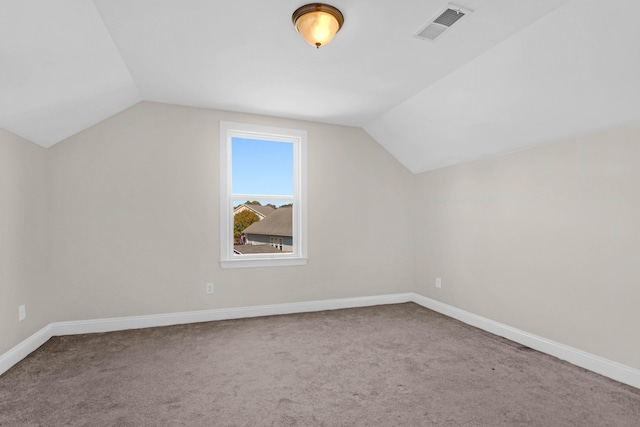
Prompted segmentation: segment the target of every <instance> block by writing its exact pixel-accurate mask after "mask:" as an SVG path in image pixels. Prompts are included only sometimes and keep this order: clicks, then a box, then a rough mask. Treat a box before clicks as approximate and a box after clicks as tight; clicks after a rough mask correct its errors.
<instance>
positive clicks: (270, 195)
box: [220, 121, 307, 268]
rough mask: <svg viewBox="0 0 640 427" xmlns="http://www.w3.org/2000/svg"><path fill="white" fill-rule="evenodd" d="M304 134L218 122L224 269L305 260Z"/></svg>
mask: <svg viewBox="0 0 640 427" xmlns="http://www.w3.org/2000/svg"><path fill="white" fill-rule="evenodd" d="M306 144H307V133H306V132H305V131H301V130H294V129H282V128H274V127H267V126H257V125H250V124H245V123H232V122H223V121H221V122H220V263H221V265H222V267H223V268H233V267H270V266H284V265H303V264H306V262H307V220H306V218H307V216H306V215H307V212H306V211H307V206H306Z"/></svg>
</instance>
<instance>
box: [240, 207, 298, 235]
mask: <svg viewBox="0 0 640 427" xmlns="http://www.w3.org/2000/svg"><path fill="white" fill-rule="evenodd" d="M292 222H293V212H292V209H291V207H284V208H279V209H276V210H275V211H273V212H272V213H271V214H269V216H268V217H266V218H265V219H263V220H262V221H259V222H254V223H253V224H251V225H250V226H248V227H247V228H245V230H244V233H245V234H261V235H264V236H293V232H292V230H293V227H292Z"/></svg>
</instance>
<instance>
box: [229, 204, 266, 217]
mask: <svg viewBox="0 0 640 427" xmlns="http://www.w3.org/2000/svg"><path fill="white" fill-rule="evenodd" d="M242 207H244V208H247V209H249V210H252V211H253V212H255V213H256V214H257V215H258V216H259V217H261V219H262V218H264V217H266V216H267V215H269V214H270V213H271V212H273V211H274V210H275V208H274V207H273V206H262V205H252V204H247V203H243V204H241V205H238V206H237V207H236V208H235V209H234V210H233V211H234V212H235V213H237V211H238V210H239V209H240V208H242Z"/></svg>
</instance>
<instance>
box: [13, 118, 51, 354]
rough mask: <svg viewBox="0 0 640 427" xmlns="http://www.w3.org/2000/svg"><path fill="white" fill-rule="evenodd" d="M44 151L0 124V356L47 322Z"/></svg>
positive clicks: (45, 167) (48, 283)
mask: <svg viewBox="0 0 640 427" xmlns="http://www.w3.org/2000/svg"><path fill="white" fill-rule="evenodd" d="M45 156H46V150H45V149H43V148H41V147H39V146H37V145H35V144H33V143H31V142H29V141H27V140H24V139H22V138H20V137H18V136H16V135H13V134H11V133H9V132H7V131H5V130H3V129H0V355H1V354H3V353H4V352H5V351H7V350H9V349H10V348H12V347H13V346H15V345H17V344H18V343H20V342H21V341H22V340H24V339H26V338H28V337H29V336H30V335H32V334H33V333H35V332H36V331H38V330H39V329H41V328H42V327H44V326H46V325H47V324H48V323H49V309H50V308H51V307H50V306H49V305H48V292H49V291H50V285H51V282H50V281H49V278H48V277H47V276H46V274H45V273H46V268H47V263H48V250H47V224H46V222H47V212H46V207H47V197H46V196H47V194H46V183H47V165H46V157H45ZM22 304H24V305H25V306H26V309H27V318H26V319H25V320H24V321H22V322H18V306H19V305H22Z"/></svg>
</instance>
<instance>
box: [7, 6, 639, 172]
mask: <svg viewBox="0 0 640 427" xmlns="http://www.w3.org/2000/svg"><path fill="white" fill-rule="evenodd" d="M453 2H454V3H456V4H458V5H460V6H463V7H466V8H469V9H472V10H474V13H473V14H471V15H469V16H467V17H465V18H463V19H462V20H460V21H459V22H458V23H457V24H455V25H454V26H453V27H452V28H451V29H450V30H449V31H448V32H447V33H445V35H444V36H443V37H442V38H441V39H440V40H438V41H437V42H435V43H433V42H429V41H423V40H419V39H416V38H413V37H412V36H413V34H414V33H416V32H417V30H419V29H420V28H421V27H423V25H424V24H426V23H427V21H428V20H430V19H431V18H434V17H435V15H436V13H438V12H439V11H440V10H441V9H442V8H443V7H445V6H446V4H447V2H446V1H441V0H402V1H394V2H392V1H389V0H386V1H385V0H331V1H330V4H332V5H334V6H336V7H338V8H339V9H340V10H341V11H342V12H343V14H344V16H345V26H344V28H343V29H342V30H341V31H340V33H339V34H338V35H337V36H336V38H335V39H334V41H333V42H332V43H331V44H330V45H328V46H326V47H323V48H321V49H319V50H317V49H313V48H312V47H310V46H308V45H307V44H306V43H305V42H304V41H303V40H302V39H301V38H300V37H299V36H298V35H297V34H296V32H295V30H294V28H293V26H292V25H291V13H292V12H293V11H294V10H295V9H296V8H297V7H299V6H301V5H303V4H305V3H306V2H305V1H300V0H280V1H264V0H243V1H237V2H232V1H223V0H94V1H91V0H56V1H50V0H0V95H1V96H0V126H1V127H3V128H5V129H7V130H9V131H11V132H13V133H15V134H18V135H20V136H23V137H25V138H27V139H29V140H31V141H33V142H35V143H38V144H40V145H42V146H44V147H49V146H51V145H53V144H55V143H57V142H59V141H61V140H63V139H64V138H67V137H69V136H71V135H73V134H75V133H77V132H79V131H81V130H83V129H86V128H87V127H90V126H92V125H93V124H95V123H97V122H99V121H101V120H104V119H105V118H107V117H109V116H111V115H113V114H115V113H117V112H119V111H122V110H124V109H126V108H128V107H129V106H131V105H133V104H135V103H137V102H139V101H140V100H148V101H157V102H165V103H172V104H181V105H188V106H196V107H204V108H216V109H224V110H231V111H242V112H250V113H258V114H268V115H273V116H281V117H289V118H297V119H305V120H313V121H319V122H326V123H336V124H344V125H351V126H361V127H363V128H364V129H365V130H366V131H367V132H368V133H369V134H370V135H372V136H373V137H374V138H375V139H376V140H377V141H378V142H379V143H380V144H381V145H383V146H384V147H385V148H386V149H387V150H388V151H389V152H391V153H392V154H393V155H394V156H395V157H396V158H398V160H400V162H402V163H403V164H404V165H405V166H406V167H407V168H409V169H410V170H411V171H413V172H420V171H425V170H429V169H434V168H438V167H443V166H447V165H450V164H455V163H460V162H464V161H469V160H473V159H477V158H482V157H487V156H491V155H495V154H500V153H504V152H508V151H514V150H518V149H522V148H525V147H530V146H533V145H535V144H539V143H546V142H550V141H553V140H557V139H559V138H564V137H567V136H571V135H576V134H581V133H586V132H591V131H593V130H597V129H602V128H606V127H610V126H615V125H618V124H621V123H625V122H628V121H637V120H639V119H640V101H639V100H640V83H638V79H637V77H636V76H638V75H640V49H639V46H640V42H639V40H640V26H639V25H637V23H636V22H637V17H638V16H639V13H640V2H638V1H637V0H635V1H634V0H609V1H602V0H571V1H568V0H537V1H529V0H463V1H458V2H456V1H455V0H454V1H453Z"/></svg>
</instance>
